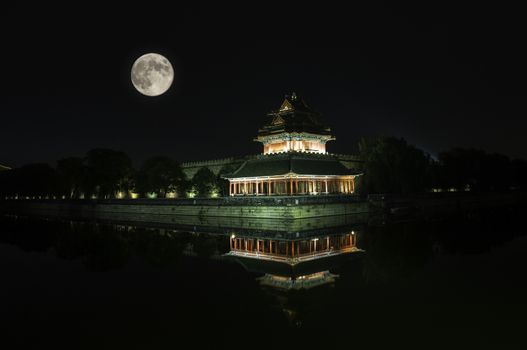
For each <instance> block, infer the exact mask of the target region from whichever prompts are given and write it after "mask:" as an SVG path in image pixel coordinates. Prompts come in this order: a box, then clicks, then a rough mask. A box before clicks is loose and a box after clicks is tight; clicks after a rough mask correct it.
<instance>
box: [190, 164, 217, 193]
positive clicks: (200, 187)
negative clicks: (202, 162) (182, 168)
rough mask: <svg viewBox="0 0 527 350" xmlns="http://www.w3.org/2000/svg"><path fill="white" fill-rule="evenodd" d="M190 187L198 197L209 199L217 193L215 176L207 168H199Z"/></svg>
mask: <svg viewBox="0 0 527 350" xmlns="http://www.w3.org/2000/svg"><path fill="white" fill-rule="evenodd" d="M192 185H193V187H194V189H195V191H196V195H197V196H198V197H210V196H211V195H212V194H213V191H218V181H217V178H216V175H215V174H214V173H213V172H212V171H211V170H210V169H209V168H207V167H203V168H200V169H199V170H198V172H197V173H196V174H194V177H193V178H192Z"/></svg>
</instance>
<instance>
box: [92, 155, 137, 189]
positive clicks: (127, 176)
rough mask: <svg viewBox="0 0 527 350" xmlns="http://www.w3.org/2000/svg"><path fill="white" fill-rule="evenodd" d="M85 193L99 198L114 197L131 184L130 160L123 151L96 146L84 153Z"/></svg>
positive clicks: (129, 187) (131, 170)
mask: <svg viewBox="0 0 527 350" xmlns="http://www.w3.org/2000/svg"><path fill="white" fill-rule="evenodd" d="M85 161H86V168H87V169H86V171H87V182H86V193H87V194H88V195H90V194H96V195H98V196H99V198H112V197H115V195H116V194H117V192H125V193H128V191H129V190H130V189H131V188H132V186H133V181H132V180H133V167H132V161H131V160H130V158H128V156H127V155H126V154H125V153H124V152H120V151H114V150H111V149H104V148H96V149H92V150H90V151H88V153H87V154H86V158H85Z"/></svg>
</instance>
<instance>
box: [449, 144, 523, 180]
mask: <svg viewBox="0 0 527 350" xmlns="http://www.w3.org/2000/svg"><path fill="white" fill-rule="evenodd" d="M439 162H440V169H439V172H440V176H439V186H440V187H443V188H455V189H457V190H464V189H465V188H470V190H471V191H493V190H507V189H509V188H510V186H511V185H512V183H513V181H514V180H513V178H514V174H513V172H514V166H513V165H512V163H511V161H510V160H509V158H508V157H506V156H504V155H501V154H487V153H486V152H485V151H482V150H477V149H464V148H454V149H452V150H449V151H445V152H441V153H439Z"/></svg>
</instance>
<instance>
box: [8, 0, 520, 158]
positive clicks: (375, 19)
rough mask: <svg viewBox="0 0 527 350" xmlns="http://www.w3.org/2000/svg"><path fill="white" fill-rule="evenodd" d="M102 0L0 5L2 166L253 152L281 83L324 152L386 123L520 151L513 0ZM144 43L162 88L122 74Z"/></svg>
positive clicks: (411, 133)
mask: <svg viewBox="0 0 527 350" xmlns="http://www.w3.org/2000/svg"><path fill="white" fill-rule="evenodd" d="M368 3H372V2H369V1H368ZM392 3H393V4H392ZM189 4H191V5H189ZM108 6H110V5H106V6H100V7H96V6H95V5H93V3H92V5H91V7H82V6H80V5H78V4H77V3H75V6H74V7H59V6H53V5H50V4H45V5H39V7H31V6H30V5H28V4H26V3H22V5H14V6H11V7H7V8H3V9H2V11H1V12H0V31H1V34H0V36H1V39H2V40H1V43H0V45H1V52H2V54H1V55H0V60H1V62H0V63H1V67H2V75H1V77H2V84H1V88H0V89H1V94H0V116H1V128H0V131H1V132H0V135H1V137H0V164H4V165H10V166H20V165H23V164H26V163H30V162H49V163H50V164H54V162H55V160H57V159H60V158H62V157H66V156H83V155H84V154H85V153H86V151H87V150H89V149H91V148H95V147H105V148H113V149H117V150H122V151H124V152H126V153H127V154H129V155H130V157H131V158H132V159H133V161H134V162H135V164H136V165H137V164H139V163H140V162H141V161H143V160H144V159H145V158H147V157H149V156H153V155H169V156H171V157H173V158H174V159H176V160H178V161H188V160H205V159H214V158H223V157H228V156H233V155H244V154H254V153H259V152H260V151H261V146H260V145H259V144H257V143H256V142H253V141H252V139H253V138H254V136H255V135H256V132H257V130H258V127H259V126H260V125H261V124H263V123H264V122H265V121H266V113H267V112H268V111H270V110H272V109H277V108H278V107H279V106H280V103H281V102H282V100H283V97H284V95H285V94H289V93H291V92H292V91H296V92H297V94H299V95H301V96H302V97H304V99H305V100H306V102H307V103H308V105H310V106H311V107H313V108H314V109H315V110H317V111H319V112H321V113H322V114H323V115H324V116H325V120H326V122H327V124H328V125H330V126H331V127H332V129H333V132H334V134H335V136H336V137H337V140H336V141H333V142H331V143H330V144H329V145H328V150H329V151H330V152H333V153H354V152H356V151H357V142H358V140H359V139H360V138H361V137H363V136H374V135H386V136H396V137H404V138H405V139H407V140H408V141H409V142H410V143H412V144H415V145H417V146H418V147H420V148H422V149H424V150H425V151H427V152H429V153H431V154H433V155H434V154H437V152H439V151H441V150H445V149H448V148H451V147H454V146H461V147H475V148H482V149H484V150H486V151H488V152H499V153H505V154H508V155H510V156H512V157H524V158H527V137H525V136H524V134H525V132H526V130H527V118H526V117H527V114H526V113H525V98H524V96H525V94H524V81H525V77H526V74H525V73H526V70H525V62H526V55H525V54H524V53H523V50H524V48H525V37H524V31H525V25H524V22H525V20H524V18H523V17H524V12H523V11H520V9H519V8H514V7H512V6H509V5H506V3H505V2H494V3H493V4H492V6H490V5H483V3H482V2H477V3H476V2H475V3H474V4H470V5H469V4H466V5H462V6H461V5H460V4H459V2H457V3H452V4H448V3H447V2H439V3H437V5H435V6H434V5H425V6H426V7H423V5H418V6H416V5H415V4H414V5H411V6H410V5H405V6H402V5H401V4H400V3H399V2H386V3H384V4H383V3H380V2H376V3H375V5H373V4H368V5H367V4H361V5H358V4H353V5H350V4H347V5H346V7H344V5H342V6H341V7H337V6H332V5H330V4H329V2H316V5H311V4H310V2H307V1H305V2H302V3H299V4H296V5H293V4H285V3H277V4H274V5H272V4H271V3H270V2H261V3H260V5H257V4H256V3H253V2H247V3H246V4H245V5H240V4H236V5H234V4H233V5H226V4H224V3H223V2H217V3H216V4H215V5H211V4H207V3H200V2H194V1H189V2H187V5H183V4H181V2H179V1H172V2H170V3H167V4H163V3H161V2H144V3H143V5H142V6H137V5H132V4H129V5H120V6H121V7H115V8H110V7H108ZM112 6H113V5H112ZM244 6H245V7H244ZM147 52H158V53H160V54H162V55H165V56H166V57H167V58H168V59H169V60H170V61H171V62H172V64H173V66H174V68H175V70H176V77H175V82H174V85H173V86H172V88H171V89H170V90H169V91H168V92H167V93H166V94H164V95H162V96H160V97H154V98H152V97H146V96H143V95H141V94H139V93H138V92H137V91H136V90H135V89H134V87H133V86H132V84H131V81H130V68H131V66H132V64H133V62H134V60H135V59H136V58H137V57H139V56H140V55H142V54H144V53H147Z"/></svg>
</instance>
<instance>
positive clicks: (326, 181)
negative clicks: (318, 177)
mask: <svg viewBox="0 0 527 350" xmlns="http://www.w3.org/2000/svg"><path fill="white" fill-rule="evenodd" d="M324 184H325V187H326V194H327V193H328V180H324Z"/></svg>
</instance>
